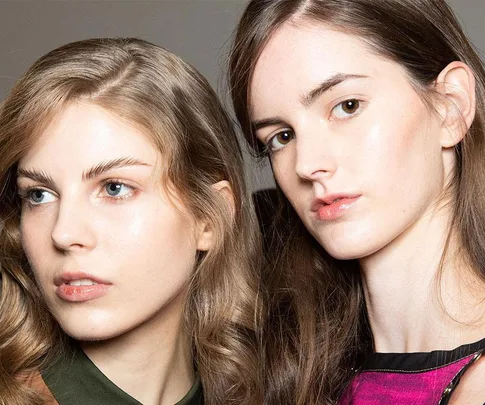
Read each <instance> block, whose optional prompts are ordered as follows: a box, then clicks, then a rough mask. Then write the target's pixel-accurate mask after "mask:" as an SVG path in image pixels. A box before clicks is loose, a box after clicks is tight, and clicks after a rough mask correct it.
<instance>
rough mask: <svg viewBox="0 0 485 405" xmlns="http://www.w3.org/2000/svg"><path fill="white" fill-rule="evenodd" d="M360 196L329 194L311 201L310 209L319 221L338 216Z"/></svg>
mask: <svg viewBox="0 0 485 405" xmlns="http://www.w3.org/2000/svg"><path fill="white" fill-rule="evenodd" d="M359 198H360V195H344V194H331V195H328V196H326V197H325V198H317V199H315V200H314V201H313V203H312V206H311V211H312V212H314V213H315V216H316V217H317V219H319V220H320V221H332V220H334V219H337V218H340V217H341V216H342V215H344V214H345V212H346V211H347V210H348V209H349V208H350V207H352V206H353V205H354V204H355V202H356V201H357V200H358V199H359Z"/></svg>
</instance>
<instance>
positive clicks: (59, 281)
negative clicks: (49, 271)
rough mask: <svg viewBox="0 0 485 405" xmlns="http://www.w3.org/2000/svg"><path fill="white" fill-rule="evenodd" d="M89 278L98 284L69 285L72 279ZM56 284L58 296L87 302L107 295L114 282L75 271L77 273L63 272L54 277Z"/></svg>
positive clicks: (68, 299) (70, 300) (67, 299)
mask: <svg viewBox="0 0 485 405" xmlns="http://www.w3.org/2000/svg"><path fill="white" fill-rule="evenodd" d="M82 279H88V280H92V281H94V282H95V283H97V284H94V285H79V286H73V285H69V284H68V283H69V282H70V281H75V280H82ZM54 284H55V285H56V287H57V288H56V294H57V296H58V297H59V298H60V299H62V300H64V301H69V302H85V301H90V300H93V299H96V298H99V297H101V296H103V295H105V294H106V293H107V292H108V290H109V289H110V288H111V286H112V284H111V283H110V282H108V281H106V280H102V279H100V278H98V277H95V276H93V275H91V274H88V273H83V272H75V273H70V272H66V273H62V274H61V275H60V276H58V277H56V278H55V279H54Z"/></svg>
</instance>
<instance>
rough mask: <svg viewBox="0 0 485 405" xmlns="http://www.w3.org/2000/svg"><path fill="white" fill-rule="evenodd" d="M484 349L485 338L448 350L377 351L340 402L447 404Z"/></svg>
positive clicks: (353, 404)
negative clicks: (425, 351) (416, 351)
mask: <svg viewBox="0 0 485 405" xmlns="http://www.w3.org/2000/svg"><path fill="white" fill-rule="evenodd" d="M484 351H485V339H483V340H481V341H479V342H476V343H472V344H468V345H463V346H460V347H458V348H456V349H454V350H447V351H433V352H429V353H374V354H372V355H371V356H370V358H369V359H368V360H367V361H366V362H365V363H364V365H363V367H361V369H360V370H359V371H358V372H357V374H356V375H355V377H354V378H353V380H352V381H351V383H350V384H349V385H348V386H347V388H346V389H345V390H344V392H343V394H342V396H341V398H340V401H339V405H446V404H447V403H448V401H449V399H450V396H451V394H452V393H453V390H454V389H455V387H456V386H457V385H458V383H459V382H460V378H461V376H462V375H463V374H464V373H465V371H466V370H467V369H468V367H469V366H470V365H471V364H473V362H475V361H476V360H477V359H478V358H479V357H480V355H481V354H482V353H483V352H484ZM484 384H485V381H484ZM479 400H480V401H481V402H485V398H479Z"/></svg>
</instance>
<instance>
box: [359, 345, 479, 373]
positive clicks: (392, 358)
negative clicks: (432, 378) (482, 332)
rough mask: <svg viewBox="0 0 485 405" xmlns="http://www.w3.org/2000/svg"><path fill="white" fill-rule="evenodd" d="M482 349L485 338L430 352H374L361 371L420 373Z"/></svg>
mask: <svg viewBox="0 0 485 405" xmlns="http://www.w3.org/2000/svg"><path fill="white" fill-rule="evenodd" d="M480 350H485V339H482V340H479V341H478V342H475V343H470V344H465V345H462V346H460V347H457V348H456V349H453V350H435V351H432V352H428V353H422V352H416V353H373V354H372V355H370V356H369V358H368V359H367V360H366V361H365V363H364V365H363V367H362V368H361V369H360V371H388V372H393V371H395V372H409V373H413V372H414V373H419V372H424V371H427V370H434V369H437V368H440V367H443V366H446V365H448V364H451V363H454V362H456V361H459V360H461V359H463V358H465V357H467V356H471V355H473V354H475V353H477V352H479V351H480Z"/></svg>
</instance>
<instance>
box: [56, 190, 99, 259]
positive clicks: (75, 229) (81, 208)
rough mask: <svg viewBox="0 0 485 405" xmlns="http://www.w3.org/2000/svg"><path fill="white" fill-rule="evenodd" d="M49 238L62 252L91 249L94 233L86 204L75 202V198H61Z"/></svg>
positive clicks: (94, 237) (93, 244) (94, 242)
mask: <svg viewBox="0 0 485 405" xmlns="http://www.w3.org/2000/svg"><path fill="white" fill-rule="evenodd" d="M90 217H91V218H90ZM51 238H52V242H53V243H54V246H55V247H56V248H57V249H58V250H61V251H63V252H69V251H76V250H91V249H93V248H94V246H95V245H96V233H95V231H94V227H93V223H92V216H91V215H90V213H89V208H88V207H87V204H86V203H81V202H76V201H75V198H70V199H69V198H66V199H64V200H61V201H60V203H59V211H58V214H57V218H56V222H55V225H54V228H53V229H52V233H51Z"/></svg>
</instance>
